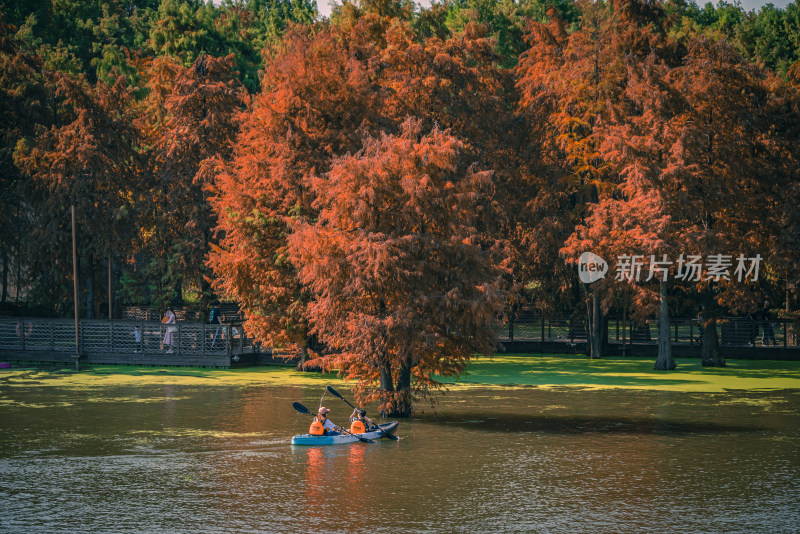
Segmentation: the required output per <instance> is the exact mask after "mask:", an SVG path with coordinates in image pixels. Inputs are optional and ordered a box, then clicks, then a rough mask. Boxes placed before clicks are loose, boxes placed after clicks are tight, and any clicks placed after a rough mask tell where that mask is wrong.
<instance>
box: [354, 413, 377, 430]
mask: <svg viewBox="0 0 800 534" xmlns="http://www.w3.org/2000/svg"><path fill="white" fill-rule="evenodd" d="M373 424H374V423H373V422H372V419H370V418H369V417H367V411H366V410H359V409H358V408H354V409H353V414H352V415H351V416H350V433H351V434H363V433H364V432H366V431H367V430H369V429H370V427H372V425H373Z"/></svg>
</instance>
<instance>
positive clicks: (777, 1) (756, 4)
mask: <svg viewBox="0 0 800 534" xmlns="http://www.w3.org/2000/svg"><path fill="white" fill-rule="evenodd" d="M414 1H415V2H416V3H417V4H421V5H423V6H425V7H428V6H430V5H431V2H430V0H422V1H421V2H420V1H419V0H414ZM728 1H729V2H730V3H733V2H734V1H735V0H728ZM740 1H741V3H742V7H743V8H744V9H745V11H751V10H753V9H755V10H758V9H759V8H760V7H761V6H763V5H765V4H767V3H771V4H772V5H774V6H775V7H777V8H781V9H783V8H785V7H786V6H787V5H788V4H789V2H790V0H772V2H768V1H766V0H740ZM330 2H331V0H317V9H318V10H319V13H320V15H322V16H323V17H327V16H329V15H330V14H331V8H330ZM695 2H696V3H697V5H699V6H703V5H705V4H706V0H695ZM336 3H337V4H341V1H337V2H336ZM713 3H714V4H716V3H717V2H716V1H715V2H713Z"/></svg>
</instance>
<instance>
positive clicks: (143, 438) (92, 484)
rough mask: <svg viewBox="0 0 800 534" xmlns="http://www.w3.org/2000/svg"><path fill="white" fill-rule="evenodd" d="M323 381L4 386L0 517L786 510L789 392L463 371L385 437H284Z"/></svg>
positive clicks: (300, 421)
mask: <svg viewBox="0 0 800 534" xmlns="http://www.w3.org/2000/svg"><path fill="white" fill-rule="evenodd" d="M323 387H324V383H323V382H321V383H320V385H319V386H316V387H312V386H296V387H295V386H254V385H247V386H240V385H219V386H213V385H211V386H209V385H199V386H198V385H192V386H188V385H181V386H177V385H172V386H170V385H148V386H108V387H93V388H77V387H60V386H57V385H48V386H41V385H35V384H34V385H31V386H30V387H28V386H20V385H15V386H11V385H8V384H3V383H0V509H2V513H1V515H0V531H3V532H26V533H27V532H48V533H51V532H176V533H177V532H180V533H184V532H323V531H324V532H348V533H352V532H361V531H364V530H365V529H367V528H368V529H369V530H371V531H377V532H387V533H388V532H465V533H466V532H470V533H472V532H496V531H500V532H581V533H583V532H632V533H633V532H636V533H639V532H665V533H666V532H668V533H678V532H687V533H688V532H691V533H694V532H726V533H730V532H748V533H749V532H769V533H773V532H797V529H798V528H799V527H798V525H800V481H799V476H800V392H798V391H779V392H755V393H754V392H732V393H724V394H695V393H665V392H648V391H631V390H600V391H592V390H582V389H539V388H521V389H501V388H478V387H474V388H467V389H459V390H458V391H455V392H452V393H450V394H449V395H447V396H446V397H444V398H443V400H442V402H441V403H440V404H439V405H438V406H437V407H436V411H435V412H434V411H432V410H430V409H426V411H425V412H424V413H422V414H421V415H419V416H417V417H415V418H414V419H413V420H412V421H403V422H402V423H401V425H400V428H399V429H398V432H397V434H398V435H399V436H400V437H401V438H402V439H401V440H400V441H389V440H381V441H378V442H376V443H375V444H372V445H367V444H360V443H359V444H354V445H344V446H336V447H320V448H314V447H312V448H309V447H292V446H291V445H290V444H289V441H290V439H291V436H292V435H294V434H299V433H304V432H306V431H307V428H308V423H309V418H308V417H307V416H303V415H300V414H298V413H297V412H295V411H294V410H293V409H292V407H291V404H292V402H293V401H299V402H302V403H303V404H305V405H306V406H308V407H310V408H316V406H318V404H319V401H320V396H321V393H322V390H323ZM339 387H340V386H339V385H337V388H339ZM340 391H341V392H342V393H346V392H347V389H346V388H344V387H341V388H340ZM324 402H325V405H326V406H328V407H330V408H332V409H333V412H332V419H333V420H334V421H335V422H337V423H339V424H341V423H343V422H345V421H346V420H347V417H348V415H349V413H350V409H349V408H348V407H347V406H346V405H345V404H344V403H343V402H342V401H340V400H338V399H336V398H332V397H331V396H330V395H328V396H327V397H326V398H325V401H324Z"/></svg>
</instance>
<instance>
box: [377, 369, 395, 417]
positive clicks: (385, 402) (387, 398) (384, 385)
mask: <svg viewBox="0 0 800 534" xmlns="http://www.w3.org/2000/svg"><path fill="white" fill-rule="evenodd" d="M379 361H380V364H379V365H380V371H381V393H380V395H381V400H380V404H379V406H378V410H379V412H380V416H381V417H387V416H390V415H391V412H392V402H393V401H394V380H393V379H392V367H391V364H390V363H389V361H388V358H387V357H386V356H385V355H384V356H382V357H381V358H380V360H379Z"/></svg>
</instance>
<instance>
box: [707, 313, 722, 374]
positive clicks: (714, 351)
mask: <svg viewBox="0 0 800 534" xmlns="http://www.w3.org/2000/svg"><path fill="white" fill-rule="evenodd" d="M702 359H703V361H702V365H703V367H725V357H724V356H721V355H720V353H719V340H718V339H717V320H716V319H715V318H713V317H712V318H711V319H709V320H708V321H706V324H705V330H704V331H703V352H702Z"/></svg>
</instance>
